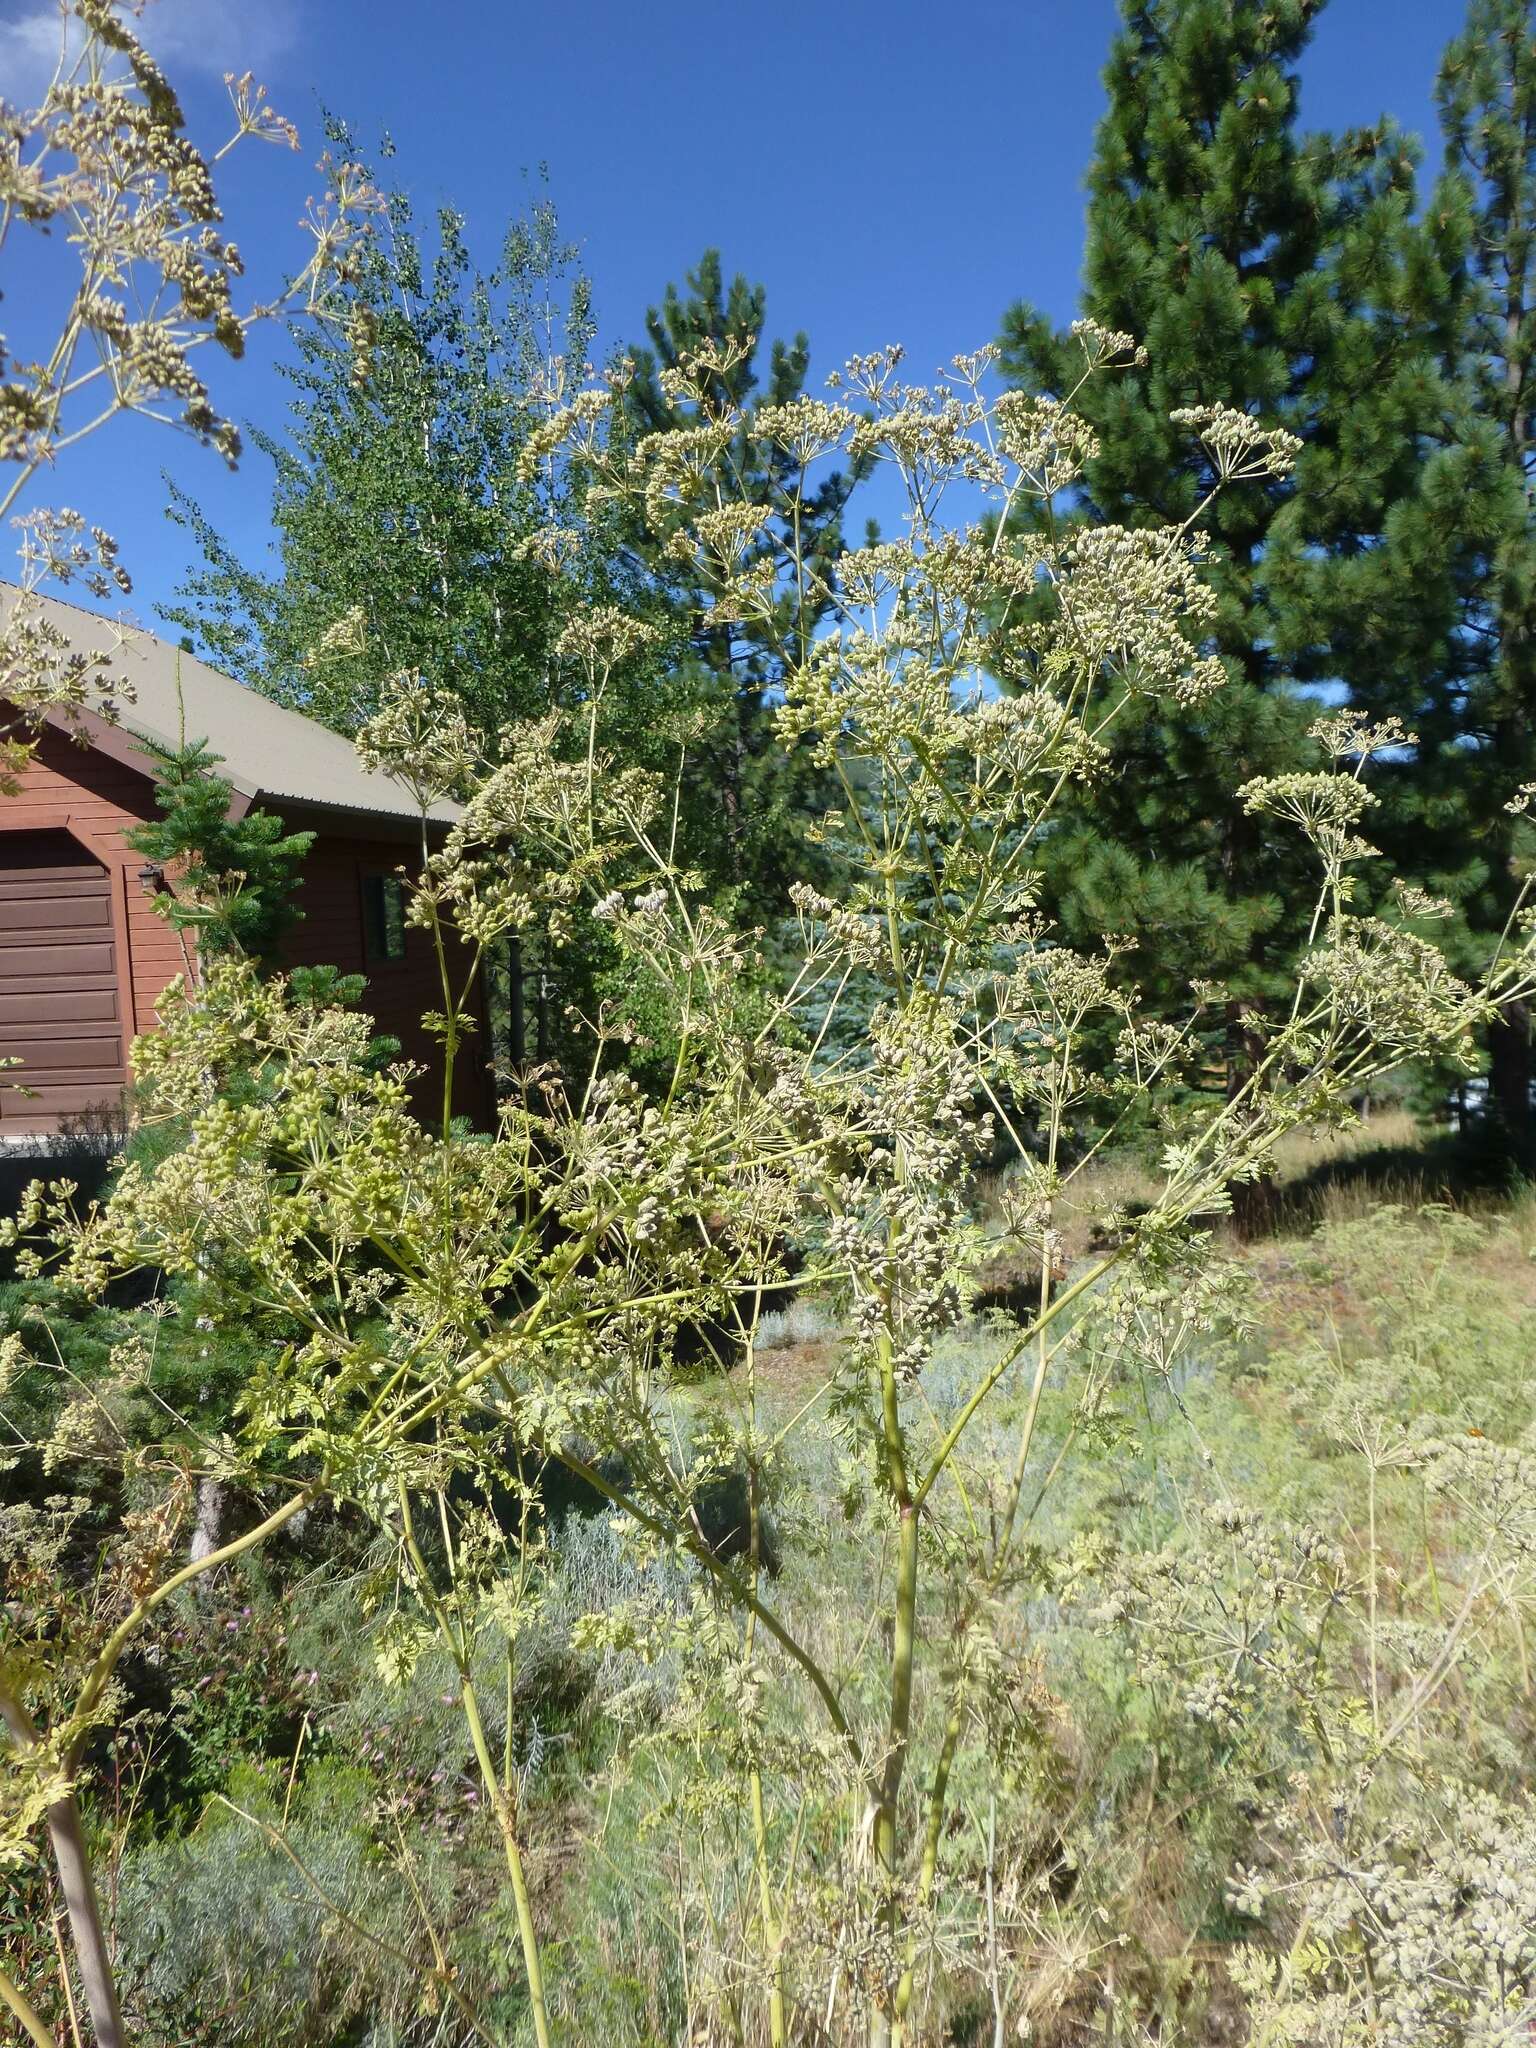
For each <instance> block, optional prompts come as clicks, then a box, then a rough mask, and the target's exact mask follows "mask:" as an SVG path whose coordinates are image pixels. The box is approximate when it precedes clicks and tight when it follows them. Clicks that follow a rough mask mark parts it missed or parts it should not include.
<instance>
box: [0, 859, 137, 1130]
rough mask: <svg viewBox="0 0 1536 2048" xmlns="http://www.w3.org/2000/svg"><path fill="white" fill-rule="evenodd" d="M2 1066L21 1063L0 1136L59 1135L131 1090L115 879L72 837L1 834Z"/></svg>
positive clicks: (5, 1094)
mask: <svg viewBox="0 0 1536 2048" xmlns="http://www.w3.org/2000/svg"><path fill="white" fill-rule="evenodd" d="M0 1057H3V1058H7V1059H19V1060H21V1061H22V1062H23V1064H22V1065H21V1066H20V1067H16V1068H11V1069H9V1070H8V1071H7V1072H6V1073H4V1074H0V1133H4V1132H9V1133H10V1134H11V1135H13V1136H19V1135H20V1134H21V1133H23V1132H26V1131H51V1130H54V1129H56V1128H57V1126H58V1124H59V1122H60V1120H61V1119H62V1118H71V1117H76V1116H79V1115H80V1114H81V1113H82V1112H83V1111H86V1110H89V1109H92V1108H94V1107H96V1106H97V1105H98V1104H107V1103H115V1102H116V1099H117V1096H118V1093H119V1091H120V1090H121V1088H122V1086H123V1082H124V1079H125V1075H124V1071H123V1026H122V1011H121V1008H120V996H119V990H118V980H117V958H116V947H115V943H114V938H113V925H112V878H111V876H110V875H109V874H108V873H107V870H106V869H105V868H104V867H103V866H102V865H101V863H100V862H99V861H97V860H93V859H92V858H91V856H90V854H89V853H87V852H86V850H85V848H84V847H83V846H82V845H81V844H80V843H79V841H78V840H76V839H74V838H72V837H71V836H70V834H69V833H67V832H0ZM17 1081H24V1082H25V1083H26V1085H27V1087H28V1088H31V1089H35V1090H36V1094H35V1095H33V1096H30V1097H28V1096H24V1095H22V1094H20V1093H18V1091H17V1090H16V1088H15V1087H14V1086H9V1085H7V1084H9V1083H14V1082H17Z"/></svg>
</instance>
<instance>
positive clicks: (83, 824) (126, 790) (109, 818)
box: [0, 730, 183, 1038]
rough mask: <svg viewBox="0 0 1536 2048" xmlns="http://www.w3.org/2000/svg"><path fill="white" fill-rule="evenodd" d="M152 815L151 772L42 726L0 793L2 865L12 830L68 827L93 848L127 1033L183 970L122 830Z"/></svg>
mask: <svg viewBox="0 0 1536 2048" xmlns="http://www.w3.org/2000/svg"><path fill="white" fill-rule="evenodd" d="M156 815H157V813H156V810H155V791H154V784H153V782H152V781H151V779H150V776H149V773H148V763H146V764H145V773H144V774H142V775H141V774H139V773H138V772H137V771H136V770H134V769H132V768H130V767H127V766H125V765H124V764H123V763H122V762H120V761H113V760H110V759H109V758H108V757H107V756H106V755H105V754H102V753H98V752H96V751H95V750H94V749H93V748H91V747H82V746H76V745H75V743H74V742H73V741H72V740H69V739H66V738H65V737H64V735H63V734H62V733H58V732H54V731H52V730H49V731H46V732H45V733H44V734H43V735H42V738H41V739H40V740H39V742H38V746H37V751H36V753H35V754H34V755H33V758H32V759H31V761H30V762H28V764H27V766H26V767H25V768H24V769H23V770H22V775H21V790H20V792H19V794H18V795H16V796H14V797H0V863H3V861H4V857H5V840H6V838H7V837H8V836H9V835H10V834H12V833H14V832H22V833H25V832H36V831H59V830H67V831H69V832H70V833H71V834H72V836H74V837H75V838H76V839H78V840H79V841H80V842H81V843H82V844H83V845H84V846H85V847H87V848H88V850H89V851H90V852H91V853H93V854H94V855H95V856H96V858H97V859H98V860H99V861H100V862H101V864H102V866H103V867H104V868H105V869H106V871H107V874H108V876H109V878H110V882H111V893H112V899H113V911H114V926H115V929H116V932H117V936H118V940H119V944H118V954H119V958H118V961H117V972H118V978H119V983H120V985H121V988H122V1011H123V1026H124V1031H125V1033H126V1035H127V1036H128V1037H129V1038H132V1037H134V1036H136V1035H137V1033H139V1032H141V1031H152V1030H153V1029H154V1027H155V1022H156V1019H155V999H156V997H157V996H158V995H159V994H160V991H161V990H162V989H163V988H164V987H165V985H166V983H167V982H169V981H170V980H172V978H173V977H174V976H176V975H178V974H180V973H181V971H182V965H183V963H182V953H181V945H180V942H179V941H178V939H177V937H176V934H175V932H173V931H172V930H171V928H170V926H169V925H168V924H167V923H166V922H165V920H164V918H161V917H156V915H155V913H154V909H153V907H152V906H151V903H150V899H149V897H148V896H147V895H146V894H145V892H144V890H143V889H142V888H141V887H140V886H139V882H138V870H139V869H140V867H142V865H143V861H142V859H141V858H140V856H139V855H138V854H136V853H134V852H133V851H132V849H131V848H130V847H128V846H126V845H125V844H124V843H123V834H124V833H125V832H127V831H130V830H131V829H132V828H133V827H134V826H135V825H138V824H142V823H143V822H144V821H145V820H146V819H148V818H153V817H155V816H156Z"/></svg>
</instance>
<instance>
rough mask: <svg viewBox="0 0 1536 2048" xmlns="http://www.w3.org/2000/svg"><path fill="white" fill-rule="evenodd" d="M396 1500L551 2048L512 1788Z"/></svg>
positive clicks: (545, 2047)
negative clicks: (452, 1682)
mask: <svg viewBox="0 0 1536 2048" xmlns="http://www.w3.org/2000/svg"><path fill="white" fill-rule="evenodd" d="M396 1495H397V1497H398V1499H399V1503H400V1525H401V1534H402V1538H403V1540H404V1543H405V1548H406V1554H407V1556H408V1557H409V1558H410V1561H411V1568H412V1570H413V1572H414V1573H415V1575H416V1584H417V1591H418V1593H419V1595H420V1597H421V1601H422V1604H423V1605H424V1606H425V1607H426V1609H427V1611H428V1612H429V1613H430V1614H431V1616H432V1619H433V1622H434V1623H435V1624H436V1626H437V1630H438V1633H439V1634H440V1635H441V1636H442V1638H443V1642H444V1644H445V1645H446V1647H447V1650H448V1654H449V1656H450V1657H452V1659H453V1662H454V1667H455V1669H456V1670H457V1672H458V1676H459V1703H460V1705H461V1706H462V1708H463V1711H464V1721H465V1725H466V1727H467V1728H468V1729H469V1739H470V1743H471V1746H472V1747H473V1749H474V1752H475V1761H476V1763H477V1764H478V1765H479V1767H480V1778H481V1782H482V1783H483V1784H484V1786H485V1793H486V1797H487V1798H488V1799H489V1800H490V1802H491V1811H492V1813H493V1814H494V1815H495V1817H496V1826H497V1828H498V1830H499V1831H500V1834H501V1842H502V1849H503V1851H504V1853H505V1855H506V1859H507V1875H508V1877H509V1878H510V1879H511V1883H512V1897H513V1900H514V1902H515V1904H516V1907H517V1932H518V1938H519V1940H520V1941H521V1943H522V1949H523V1969H524V1972H525V1974H526V1976H527V1979H528V2002H529V2004H530V2006H531V2007H532V2008H533V2032H534V2039H535V2040H536V2041H537V2043H538V2048H549V2044H550V2036H549V2017H548V2013H547V2011H546V2008H545V2003H544V1967H543V1963H542V1961H541V1960H540V1956H539V1937H538V1931H537V1929H536V1928H535V1927H534V1924H533V1906H532V1903H531V1901H530V1899H529V1896H528V1878H527V1873H526V1872H525V1870H524V1868H523V1852H522V1846H521V1844H520V1843H519V1841H518V1839H517V1822H516V1819H515V1817H514V1815H513V1812H512V1804H511V1801H510V1800H509V1798H508V1797H507V1788H506V1786H505V1785H504V1784H503V1782H502V1779H501V1776H500V1773H499V1772H498V1771H497V1769H496V1765H495V1762H494V1760H493V1759H492V1756H491V1746H490V1744H489V1742H488V1741H487V1740H486V1735H485V1722H484V1720H483V1718H482V1716H481V1713H480V1700H479V1696H478V1694H477V1693H476V1691H475V1682H474V1678H473V1676H472V1675H471V1672H470V1668H469V1652H468V1649H467V1647H466V1646H465V1644H464V1643H463V1642H462V1641H461V1640H460V1638H459V1636H458V1635H457V1634H456V1632H455V1630H454V1627H453V1623H452V1620H451V1618H450V1616H449V1615H448V1613H447V1611H446V1609H445V1608H444V1605H443V1603H442V1601H441V1600H439V1599H438V1597H437V1595H436V1594H435V1593H434V1592H433V1590H432V1580H431V1575H430V1574H429V1573H428V1571H427V1565H426V1560H425V1558H424V1557H423V1556H422V1554H421V1548H420V1545H419V1544H418V1543H417V1541H416V1525H415V1521H414V1519H413V1517H412V1515H411V1502H410V1495H409V1493H408V1492H407V1491H406V1486H405V1481H404V1480H403V1479H399V1480H397V1481H396Z"/></svg>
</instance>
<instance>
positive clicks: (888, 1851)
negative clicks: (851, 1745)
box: [869, 1501, 918, 2048]
mask: <svg viewBox="0 0 1536 2048" xmlns="http://www.w3.org/2000/svg"><path fill="white" fill-rule="evenodd" d="M917 1555H918V1510H917V1508H916V1507H914V1506H913V1504H912V1503H911V1502H910V1501H903V1503H902V1505H901V1526H900V1530H899V1533H898V1535H897V1550H896V1606H895V1614H894V1617H893V1618H894V1635H893V1640H892V1644H891V1699H890V1718H889V1722H888V1724H887V1728H886V1745H885V1760H884V1762H883V1764H882V1765H881V1769H880V1776H879V1779H878V1781H877V1785H876V1788H875V1795H874V1810H875V1811H874V1849H875V1862H876V1866H877V1869H878V1871H879V1875H880V1879H881V1882H882V1883H883V1884H884V1885H885V1887H886V1907H885V1911H886V1925H887V1928H888V1930H889V1933H890V1937H891V1941H892V1943H893V1945H894V1943H895V1941H896V1939H897V1937H898V1935H899V1933H900V1921H901V1901H900V1894H899V1883H900V1867H901V1857H900V1839H899V1833H898V1815H899V1808H900V1803H901V1782H902V1778H903V1776H904V1774H905V1772H906V1766H907V1744H908V1742H909V1740H910V1736H911V1728H912V1680H913V1673H914V1670H915V1667H916V1661H917ZM894 1992H895V1987H891V1988H890V1989H888V1990H887V1991H886V1992H885V1993H883V1994H882V1996H881V1998H880V2000H879V2003H878V2005H877V2007H876V2010H875V2011H874V2012H873V2013H872V2014H871V2016H870V2032H869V2038H870V2041H871V2044H872V2048H899V2043H900V2039H901V2033H902V2025H901V2020H900V2017H899V2014H898V2011H897V2003H896V1998H895V1996H894Z"/></svg>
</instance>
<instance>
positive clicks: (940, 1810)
mask: <svg viewBox="0 0 1536 2048" xmlns="http://www.w3.org/2000/svg"><path fill="white" fill-rule="evenodd" d="M964 1720H965V1717H964V1715H963V1714H962V1712H961V1708H960V1686H959V1681H958V1678H957V1679H956V1681H955V1683H954V1684H953V1685H952V1686H951V1689H950V1704H949V1719H948V1720H947V1721H946V1722H945V1724H944V1740H943V1742H942V1743H941V1744H940V1745H939V1760H938V1762H937V1763H936V1764H935V1766H934V1771H933V1786H932V1789H931V1790H930V1792H929V1794H928V1825H927V1828H926V1829H925V1831H924V1835H923V1862H922V1868H921V1870H920V1871H919V1872H918V1879H917V1905H918V1910H919V1912H921V1911H922V1909H923V1907H924V1906H926V1905H927V1903H928V1901H929V1899H931V1898H932V1896H933V1887H934V1881H935V1879H936V1878H937V1876H938V1869H939V1839H940V1837H941V1836H942V1834H943V1832H944V1807H945V1802H946V1800H947V1799H948V1797H949V1776H950V1772H951V1771H952V1770H953V1769H954V1764H955V1752H956V1751H957V1750H958V1749H959V1747H960V1731H961V1729H962V1727H963V1726H964ZM916 1951H917V1938H916V1929H915V1927H909V1928H908V1930H907V1954H906V1963H905V1966H904V1967H903V1969H902V1973H901V1982H900V1983H899V1984H898V1985H897V1987H896V2019H897V2024H898V2025H902V2024H904V2023H905V2020H906V2017H907V2014H908V2012H909V2011H910V2009H911V2005H912V1991H913V1987H914V1984H915V1982H916V1967H915V1966H916Z"/></svg>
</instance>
